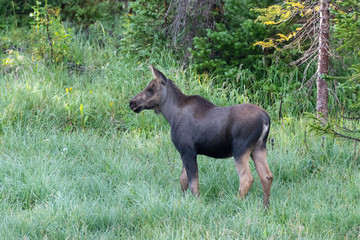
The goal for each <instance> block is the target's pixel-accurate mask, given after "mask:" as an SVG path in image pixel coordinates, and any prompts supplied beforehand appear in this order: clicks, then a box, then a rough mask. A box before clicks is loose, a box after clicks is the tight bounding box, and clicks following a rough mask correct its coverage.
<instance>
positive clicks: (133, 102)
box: [129, 100, 137, 111]
mask: <svg viewBox="0 0 360 240" xmlns="http://www.w3.org/2000/svg"><path fill="white" fill-rule="evenodd" d="M129 106H130V109H131V110H133V111H134V110H135V109H136V106H137V104H136V102H135V101H133V100H131V101H130V104H129Z"/></svg>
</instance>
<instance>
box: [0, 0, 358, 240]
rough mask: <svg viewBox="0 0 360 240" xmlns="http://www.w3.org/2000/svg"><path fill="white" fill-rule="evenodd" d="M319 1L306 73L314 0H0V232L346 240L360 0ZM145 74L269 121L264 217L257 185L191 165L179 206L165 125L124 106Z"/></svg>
mask: <svg viewBox="0 0 360 240" xmlns="http://www.w3.org/2000/svg"><path fill="white" fill-rule="evenodd" d="M328 6H329V10H330V12H329V16H330V28H329V32H330V37H329V49H328V51H327V52H328V55H329V68H328V74H326V75H321V76H319V74H317V71H318V62H317V60H318V51H319V41H318V40H317V39H318V35H317V33H318V32H319V28H320V24H319V23H320V20H319V19H320V2H319V1H292V0H291V1H254V0H243V1H236V0H207V1H201V0H192V1H185V0H150V1H145V0H135V1H126V0H123V1H119V0H107V1H105V0H82V1H80V0H48V1H35V0H27V1H20V0H2V1H0V9H1V12H0V14H1V15H0V31H1V32H0V49H1V52H0V61H1V69H0V71H1V72H0V91H1V94H0V137H1V157H0V211H1V216H4V220H3V221H2V222H1V223H0V236H5V238H6V239H18V238H25V239H27V238H30V239H32V238H61V239H68V238H83V237H85V238H91V239H93V238H94V239H99V238H102V239H113V238H119V237H121V238H136V239H138V238H157V239H162V238H176V239H177V238H188V239H194V238H210V239H213V238H255V239H257V238H283V239H288V238H299V237H300V238H310V239H311V238H317V239H319V238H326V239H339V238H347V239H354V238H359V237H360V217H359V216H360V212H359V211H360V210H359V208H358V207H357V205H358V203H357V202H358V199H359V197H360V186H359V183H360V173H359V172H360V171H359V167H360V162H359V155H360V150H359V146H358V145H357V144H358V143H357V142H358V141H359V139H360V125H359V115H360V110H359V109H360V105H359V104H360V63H359V58H360V56H359V54H360V31H359V29H360V19H359V15H360V3H359V2H358V1H355V0H345V1H330V2H329V5H328ZM149 63H150V64H153V65H155V66H156V67H158V68H159V69H160V70H161V71H163V72H164V73H165V75H166V76H167V77H169V78H170V79H172V80H174V81H175V82H176V84H177V85H178V86H179V87H180V89H182V90H183V91H184V92H185V93H186V94H199V95H202V96H204V97H206V98H207V99H209V100H211V101H213V102H214V103H215V104H217V105H222V106H223V105H232V104H237V103H243V102H251V103H254V104H258V105H260V106H262V107H263V108H264V109H266V110H267V111H268V112H269V114H270V116H271V118H272V122H273V125H272V130H271V135H270V138H269V149H268V150H269V162H270V168H271V169H272V171H273V173H274V176H275V180H274V187H273V196H272V199H273V200H272V205H271V206H272V207H271V208H270V209H269V211H267V212H264V211H263V210H262V209H261V207H260V203H261V187H260V186H259V180H258V179H257V180H256V181H255V184H254V186H253V187H252V190H251V191H250V193H249V196H248V197H247V198H246V199H245V200H243V201H240V200H239V199H238V198H237V197H236V194H235V193H236V191H237V185H238V182H237V177H236V171H235V170H234V166H233V163H232V162H231V161H229V160H224V161H222V160H216V161H213V160H211V159H208V158H205V157H200V159H199V162H200V163H199V165H200V192H202V198H201V201H197V200H196V199H194V198H193V197H192V196H191V195H186V196H185V197H184V196H182V194H181V191H180V187H179V186H178V185H179V184H178V177H179V175H180V171H181V161H180V159H179V156H177V153H176V151H175V149H174V147H173V146H172V144H171V140H170V137H169V126H168V124H167V123H166V121H165V120H164V119H163V118H161V117H159V116H156V115H155V114H153V113H151V112H145V113H141V114H140V115H135V114H134V113H132V112H131V110H130V109H129V108H128V102H129V100H130V99H131V97H132V96H134V95H135V94H136V93H138V92H139V91H140V90H142V89H143V88H144V87H145V86H146V84H147V83H148V82H149V81H150V80H151V74H150V72H149V70H148V67H147V65H148V64H149ZM317 77H321V78H322V79H324V80H325V81H326V83H327V87H328V89H327V90H328V93H329V99H328V100H327V101H328V107H329V115H328V116H327V118H326V122H324V121H322V120H319V119H318V116H317V115H316V110H317V106H316V104H317V99H316V98H317V91H316V90H317V84H316V82H317ZM251 167H252V172H253V174H254V177H255V176H256V172H255V171H254V167H253V166H251ZM230 173H231V174H230ZM224 182H225V184H224Z"/></svg>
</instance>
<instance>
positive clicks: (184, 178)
mask: <svg viewBox="0 0 360 240" xmlns="http://www.w3.org/2000/svg"><path fill="white" fill-rule="evenodd" d="M180 186H181V190H182V191H183V192H184V193H185V192H186V190H187V189H188V186H189V180H188V176H187V173H186V170H185V166H183V169H182V172H181V175H180Z"/></svg>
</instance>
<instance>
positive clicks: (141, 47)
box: [121, 0, 166, 58]
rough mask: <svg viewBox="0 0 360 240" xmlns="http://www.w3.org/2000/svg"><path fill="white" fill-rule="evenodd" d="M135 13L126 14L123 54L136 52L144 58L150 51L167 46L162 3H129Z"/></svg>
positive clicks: (124, 19)
mask: <svg viewBox="0 0 360 240" xmlns="http://www.w3.org/2000/svg"><path fill="white" fill-rule="evenodd" d="M129 8H131V9H132V12H133V13H131V14H130V13H129V14H125V15H124V18H123V21H124V24H123V28H124V31H123V32H122V35H123V38H122V39H121V47H122V49H121V50H122V52H127V51H131V52H136V53H138V54H140V56H142V57H143V58H147V57H148V56H146V55H144V54H145V53H147V52H148V50H150V49H153V50H156V49H158V48H163V47H164V44H166V40H165V35H164V29H162V24H163V22H164V20H163V19H162V17H163V15H164V10H163V8H164V6H163V4H162V2H161V1H157V0H153V1H146V0H138V1H134V2H130V3H129Z"/></svg>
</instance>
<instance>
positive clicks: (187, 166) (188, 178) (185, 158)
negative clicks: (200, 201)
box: [180, 154, 200, 196]
mask: <svg viewBox="0 0 360 240" xmlns="http://www.w3.org/2000/svg"><path fill="white" fill-rule="evenodd" d="M181 159H182V162H183V170H182V173H181V176H180V184H181V189H182V190H183V191H186V190H187V187H189V188H190V190H191V192H192V194H194V195H195V196H199V195H200V194H199V172H198V166H197V161H196V155H194V154H184V155H182V156H181Z"/></svg>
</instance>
